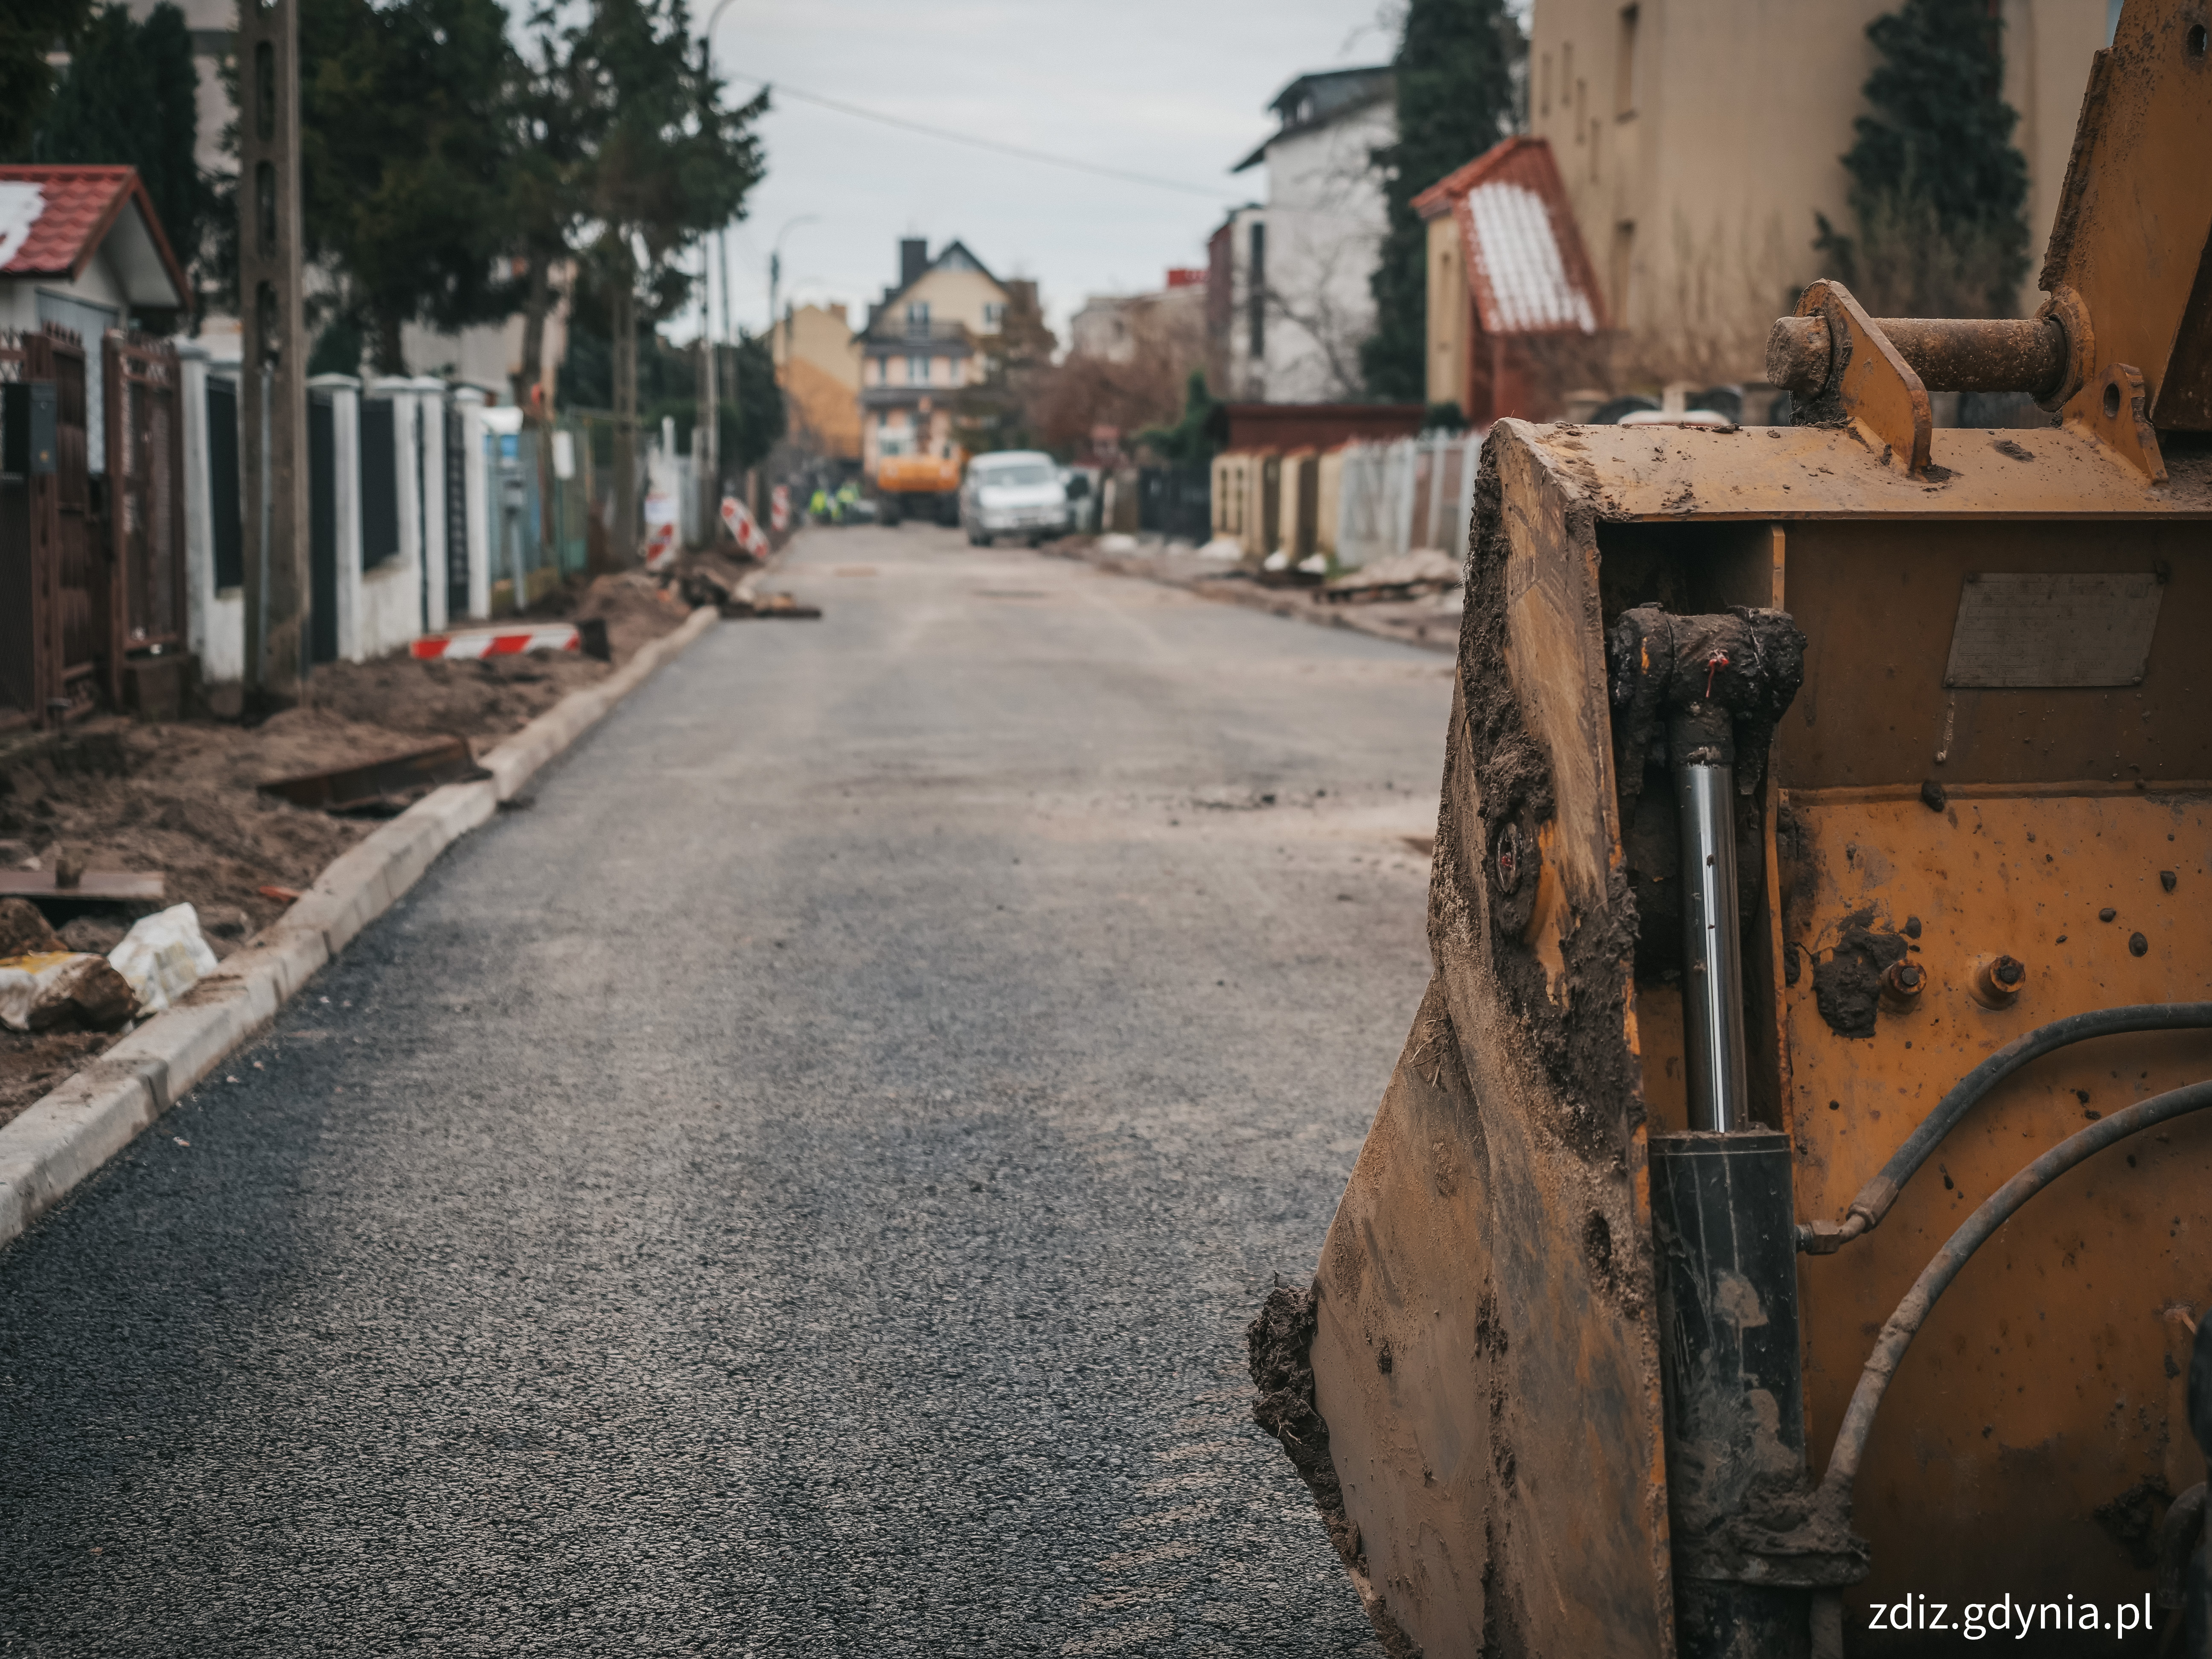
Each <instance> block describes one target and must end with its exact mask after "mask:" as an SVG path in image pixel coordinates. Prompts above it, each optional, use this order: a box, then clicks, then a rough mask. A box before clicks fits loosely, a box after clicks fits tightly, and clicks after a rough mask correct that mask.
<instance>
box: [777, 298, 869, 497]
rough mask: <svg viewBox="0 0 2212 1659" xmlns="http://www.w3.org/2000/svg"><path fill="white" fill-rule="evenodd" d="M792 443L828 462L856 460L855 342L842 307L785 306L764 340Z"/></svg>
mask: <svg viewBox="0 0 2212 1659" xmlns="http://www.w3.org/2000/svg"><path fill="white" fill-rule="evenodd" d="M769 355H770V356H772V357H773V358H774V359H775V383H776V385H778V386H781V387H782V388H783V402H784V409H785V410H786V412H787V415H788V416H789V418H790V424H791V437H792V439H793V441H794V442H796V443H799V444H800V445H802V446H804V447H809V448H811V449H812V450H813V451H814V452H815V453H817V454H819V455H823V456H826V457H828V458H829V459H833V460H841V461H856V460H858V459H860V403H859V398H860V338H859V337H858V336H856V335H855V334H854V332H853V326H852V325H851V324H850V323H849V322H848V321H847V320H846V317H845V307H842V306H814V305H807V306H792V307H787V308H786V310H785V312H784V313H783V316H782V318H781V320H779V321H778V322H777V324H776V325H775V331H774V332H773V333H772V334H770V336H769Z"/></svg>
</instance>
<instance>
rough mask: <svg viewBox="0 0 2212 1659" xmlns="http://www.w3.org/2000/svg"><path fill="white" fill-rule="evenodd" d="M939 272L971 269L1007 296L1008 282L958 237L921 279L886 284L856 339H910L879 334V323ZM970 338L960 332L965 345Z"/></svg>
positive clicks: (885, 332) (899, 335)
mask: <svg viewBox="0 0 2212 1659" xmlns="http://www.w3.org/2000/svg"><path fill="white" fill-rule="evenodd" d="M938 270H972V271H974V272H975V273H976V275H978V276H981V277H982V278H983V280H984V281H986V282H987V283H990V284H991V285H992V286H993V287H994V288H995V289H998V290H999V291H1000V293H1005V292H1006V283H1002V282H1000V280H999V279H998V278H997V277H996V276H993V275H992V274H991V268H990V266H988V265H987V264H984V263H983V262H982V261H981V259H979V258H976V257H975V255H974V254H972V253H970V252H969V251H968V245H967V244H966V243H965V242H963V241H960V240H957V238H956V239H955V240H952V241H950V242H947V243H946V244H945V246H943V247H941V248H939V250H938V251H937V257H936V258H934V259H932V260H931V261H930V262H929V263H928V264H926V265H924V266H923V267H922V268H921V276H917V277H915V279H914V281H913V282H911V283H894V284H889V285H886V286H885V288H884V297H883V300H882V301H881V302H880V303H878V304H876V305H872V306H870V307H868V320H867V322H866V324H864V325H862V326H861V327H860V328H858V329H856V330H854V334H855V335H856V336H866V337H871V338H873V339H877V340H884V339H905V338H907V336H906V335H904V334H903V333H900V334H893V333H892V332H890V330H888V329H886V330H884V331H880V332H879V331H878V329H877V326H876V325H877V324H878V322H879V321H884V320H886V319H890V314H891V307H893V306H895V305H896V304H897V303H898V302H899V301H900V300H901V299H902V297H903V296H904V295H906V294H907V293H908V291H909V290H910V289H914V288H915V287H917V286H919V285H920V284H921V281H922V279H923V277H926V276H929V274H930V273H931V272H933V271H938ZM946 326H949V327H957V326H958V325H957V324H952V325H946ZM967 337H968V331H967V330H965V329H961V331H960V333H959V336H958V338H959V339H960V340H962V341H963V342H964V341H965V340H966V339H967Z"/></svg>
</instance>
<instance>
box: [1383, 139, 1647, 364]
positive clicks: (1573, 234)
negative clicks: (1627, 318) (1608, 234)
mask: <svg viewBox="0 0 2212 1659" xmlns="http://www.w3.org/2000/svg"><path fill="white" fill-rule="evenodd" d="M1413 210H1414V211H1415V212H1417V213H1419V215H1420V216H1421V217H1422V218H1423V219H1434V218H1437V216H1440V215H1443V214H1446V213H1449V214H1450V215H1451V216H1452V217H1453V218H1454V219H1455V221H1456V222H1458V225H1459V228H1460V239H1461V240H1462V243H1463V244H1464V246H1465V249H1466V258H1467V275H1468V289H1469V290H1470V291H1471V292H1472V293H1473V295H1474V307H1475V311H1476V313H1477V314H1478V315H1479V316H1480V318H1481V320H1482V326H1483V329H1484V331H1486V332H1488V333H1492V334H1553V333H1577V334H1595V333H1599V332H1601V331H1603V330H1604V329H1605V328H1606V327H1607V319H1606V311H1605V297H1604V295H1601V293H1600V292H1599V291H1598V286H1597V277H1596V274H1595V271H1594V270H1592V269H1591V266H1590V261H1589V252H1588V251H1587V250H1586V249H1584V247H1583V239H1582V232H1581V231H1580V229H1579V228H1577V226H1576V224H1575V214H1574V209H1573V207H1572V206H1571V204H1569V202H1568V200H1567V190H1566V185H1565V183H1564V182H1563V181H1562V180H1561V179H1560V177H1559V165H1558V163H1557V162H1556V161H1554V160H1553V156H1552V147H1551V145H1550V144H1549V143H1547V142H1546V141H1545V140H1544V139H1541V138H1508V139H1505V140H1504V141H1503V142H1502V143H1498V144H1495V145H1493V146H1492V147H1491V148H1490V149H1487V150H1485V151H1484V152H1483V153H1482V154H1481V155H1479V156H1477V157H1476V158H1475V159H1474V161H1469V162H1468V164H1467V165H1466V166H1465V167H1461V168H1459V169H1458V170H1457V171H1455V172H1453V173H1447V174H1446V175H1445V176H1444V177H1443V178H1442V179H1438V180H1437V182H1436V183H1435V184H1433V185H1430V186H1429V187H1428V188H1427V189H1426V190H1425V191H1422V192H1421V193H1420V194H1419V196H1416V197H1414V198H1413Z"/></svg>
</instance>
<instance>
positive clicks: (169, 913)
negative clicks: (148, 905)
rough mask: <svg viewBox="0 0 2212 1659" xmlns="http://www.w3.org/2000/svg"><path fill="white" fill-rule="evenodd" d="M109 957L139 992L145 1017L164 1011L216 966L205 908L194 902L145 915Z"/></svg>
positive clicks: (109, 953)
mask: <svg viewBox="0 0 2212 1659" xmlns="http://www.w3.org/2000/svg"><path fill="white" fill-rule="evenodd" d="M107 961H108V965H109V966H111V967H112V968H113V969H115V971H116V972H117V973H118V974H120V975H123V977H124V979H125V981H128V983H129V984H130V987H131V990H132V991H134V992H136V993H137V997H138V1012H140V1013H141V1014H142V1015H143V1014H158V1013H160V1012H161V1010H162V1009H164V1008H166V1007H167V1006H169V1005H170V1004H171V1003H173V1002H174V1001H175V1000H177V999H178V998H179V997H181V996H182V995H184V994H185V992H187V991H189V990H191V988H192V987H193V986H195V985H197V984H198V983H199V982H200V981H201V980H203V979H204V978H206V977H207V975H210V974H211V973H213V972H215V969H216V958H215V951H213V950H212V949H211V948H210V946H209V945H208V942H207V940H206V939H204V938H202V937H201V936H200V918H199V912H197V910H195V909H193V908H192V907H191V905H189V904H173V905H171V906H170V907H169V908H167V909H166V910H161V911H156V912H155V914H154V915H150V916H141V917H139V919H138V920H137V921H136V922H135V923H133V924H132V926H131V931H130V932H129V933H125V935H124V936H123V943H122V944H120V945H117V946H116V947H115V948H114V949H113V950H112V951H109V952H108V953H107Z"/></svg>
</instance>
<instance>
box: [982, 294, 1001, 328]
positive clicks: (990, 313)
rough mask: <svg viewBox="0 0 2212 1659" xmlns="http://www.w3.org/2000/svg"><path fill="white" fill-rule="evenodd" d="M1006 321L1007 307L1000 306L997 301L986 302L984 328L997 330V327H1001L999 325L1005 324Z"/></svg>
mask: <svg viewBox="0 0 2212 1659" xmlns="http://www.w3.org/2000/svg"><path fill="white" fill-rule="evenodd" d="M1005 321H1006V307H1004V306H1002V305H1000V303H999V302H998V301H996V300H989V301H985V302H984V306H983V326H984V327H986V328H989V329H995V328H997V327H998V326H999V325H1000V324H1001V323H1003V322H1005Z"/></svg>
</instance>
